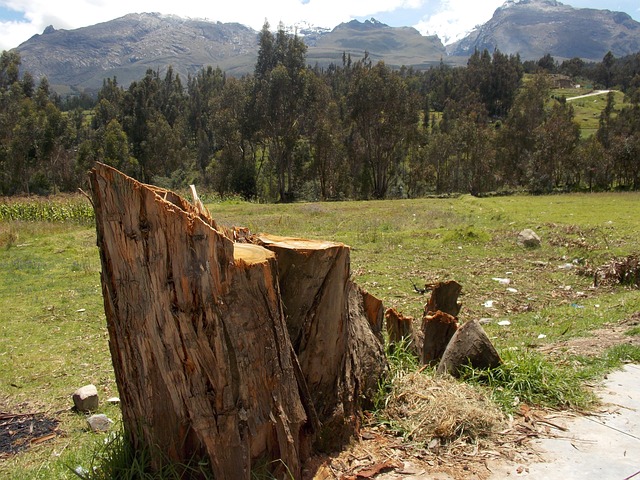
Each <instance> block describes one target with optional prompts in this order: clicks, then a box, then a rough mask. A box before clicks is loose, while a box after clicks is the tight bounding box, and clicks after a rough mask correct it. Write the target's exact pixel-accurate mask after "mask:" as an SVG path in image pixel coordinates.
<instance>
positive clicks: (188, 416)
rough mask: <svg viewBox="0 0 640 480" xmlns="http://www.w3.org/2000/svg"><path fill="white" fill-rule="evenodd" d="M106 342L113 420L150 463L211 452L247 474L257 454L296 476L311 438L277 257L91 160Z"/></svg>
mask: <svg viewBox="0 0 640 480" xmlns="http://www.w3.org/2000/svg"><path fill="white" fill-rule="evenodd" d="M90 180H91V187H92V194H93V203H94V208H95V211H96V227H97V233H98V236H97V237H98V246H99V248H100V256H101V262H102V287H103V296H104V304H105V312H106V317H107V327H108V330H109V344H110V350H111V355H112V360H113V366H114V370H115V374H116V380H117V383H118V388H119V390H120V396H121V398H122V414H123V422H124V425H125V430H126V433H127V435H128V436H129V437H130V439H131V441H132V444H133V446H134V447H135V448H138V449H142V448H148V449H149V450H150V453H151V460H152V465H153V466H154V467H155V468H159V467H160V466H161V465H162V464H163V463H166V462H176V463H182V464H185V463H187V462H188V461H192V460H193V459H198V458H204V459H207V460H208V461H210V463H211V468H212V470H213V473H214V475H215V477H216V478H220V479H231V478H233V479H236V478H237V479H249V478H250V475H251V468H252V466H253V464H254V462H255V461H256V460H258V459H260V460H261V461H264V460H265V459H266V460H267V461H268V462H269V461H274V462H275V461H276V460H279V462H276V463H274V464H277V465H286V467H287V468H288V469H289V470H290V471H291V472H292V474H293V475H294V477H295V478H299V474H300V466H301V463H302V461H303V460H304V455H305V451H306V452H308V446H307V444H308V443H309V442H310V440H311V436H310V431H309V428H310V425H309V419H308V416H307V414H306V413H305V405H304V402H303V399H301V397H300V391H301V389H300V385H299V384H298V381H297V377H296V368H295V367H296V361H295V357H294V355H293V350H292V347H291V344H290V341H289V336H288V334H287V329H286V324H285V320H284V315H283V311H282V308H281V302H280V297H279V286H278V271H277V264H276V259H275V256H274V255H273V254H271V253H270V252H268V251H266V250H264V249H260V247H257V246H253V245H242V246H240V245H234V244H233V242H232V241H231V240H230V239H229V238H228V236H227V235H226V234H225V232H221V231H219V230H217V229H216V228H214V225H215V224H212V223H211V222H209V221H206V220H205V219H203V218H201V214H200V213H198V212H194V211H192V210H191V209H190V207H188V205H184V204H182V202H181V201H178V200H177V199H175V198H173V199H172V201H168V200H166V199H165V198H167V195H159V194H158V189H154V188H150V187H148V186H145V185H143V184H140V183H138V182H136V181H135V180H133V179H131V178H128V177H126V176H124V175H122V174H121V173H119V172H117V171H116V170H115V169H112V168H111V167H108V166H105V165H100V164H99V165H97V166H96V167H95V168H94V169H93V170H92V172H91V174H90Z"/></svg>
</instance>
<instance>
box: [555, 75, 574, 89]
mask: <svg viewBox="0 0 640 480" xmlns="http://www.w3.org/2000/svg"><path fill="white" fill-rule="evenodd" d="M549 80H551V88H575V86H576V85H575V83H573V80H571V77H567V76H566V75H557V74H554V75H549Z"/></svg>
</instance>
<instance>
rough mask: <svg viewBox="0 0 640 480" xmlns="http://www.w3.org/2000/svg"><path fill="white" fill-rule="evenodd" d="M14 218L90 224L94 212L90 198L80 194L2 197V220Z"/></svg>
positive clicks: (0, 205) (0, 200)
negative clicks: (49, 196) (48, 196)
mask: <svg viewBox="0 0 640 480" xmlns="http://www.w3.org/2000/svg"><path fill="white" fill-rule="evenodd" d="M12 220H13V221H15V220H19V221H24V222H58V223H65V222H66V223H77V224H89V223H93V221H94V212H93V207H92V206H91V203H90V202H89V200H88V199H87V198H85V197H83V196H80V195H73V196H61V197H55V198H35V197H21V198H5V199H0V222H6V221H12Z"/></svg>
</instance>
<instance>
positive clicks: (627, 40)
mask: <svg viewBox="0 0 640 480" xmlns="http://www.w3.org/2000/svg"><path fill="white" fill-rule="evenodd" d="M495 48H498V49H500V51H501V52H502V53H509V54H515V53H519V54H520V57H521V58H522V59H523V60H537V59H539V58H541V57H543V56H544V55H546V54H547V53H550V54H551V55H552V56H554V57H555V58H557V59H562V58H574V57H580V58H582V59H585V60H594V61H600V60H602V58H603V57H604V55H606V53H607V52H608V51H611V52H612V53H613V54H614V55H615V56H616V57H621V56H625V55H630V54H634V53H636V52H638V51H640V23H639V22H636V21H635V20H633V19H632V18H631V17H630V16H629V15H627V14H626V13H621V12H612V11H609V10H594V9H589V8H573V7H571V6H569V5H565V4H562V3H560V2H558V1H556V0H508V1H507V2H506V3H505V4H504V5H503V6H502V7H500V8H498V9H497V10H496V11H495V13H494V15H493V18H491V20H489V21H488V22H487V23H485V24H484V25H482V26H481V27H479V28H478V29H476V30H475V31H473V32H472V33H471V34H469V35H468V36H467V37H465V38H464V39H462V40H460V41H458V42H456V43H453V44H451V45H449V46H448V47H447V53H448V54H449V55H454V56H464V57H468V56H469V55H471V54H472V53H473V52H474V50H475V49H478V50H484V49H488V50H489V51H493V50H494V49H495Z"/></svg>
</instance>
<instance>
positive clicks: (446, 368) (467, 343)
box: [437, 320, 502, 377]
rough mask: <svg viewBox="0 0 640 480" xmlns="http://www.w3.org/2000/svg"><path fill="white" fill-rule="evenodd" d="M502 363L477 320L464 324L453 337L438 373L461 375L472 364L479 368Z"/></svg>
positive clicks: (492, 366) (493, 366)
mask: <svg viewBox="0 0 640 480" xmlns="http://www.w3.org/2000/svg"><path fill="white" fill-rule="evenodd" d="M501 363H502V360H501V359H500V355H498V352H497V351H496V349H495V347H494V346H493V344H492V343H491V340H489V337H487V334H486V333H485V331H484V329H483V328H482V326H481V325H480V323H479V322H478V321H477V320H473V321H470V322H467V323H465V324H464V325H462V326H461V327H460V328H459V329H458V330H457V331H456V333H455V335H454V336H453V337H452V338H451V341H450V342H449V345H448V346H447V349H446V350H445V352H444V354H443V355H442V359H441V360H440V364H439V365H438V368H437V372H438V373H450V374H451V375H453V376H454V377H457V376H459V375H460V373H461V371H462V368H463V367H465V366H467V365H471V366H472V367H474V368H478V369H487V368H495V367H497V366H499V365H500V364H501Z"/></svg>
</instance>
